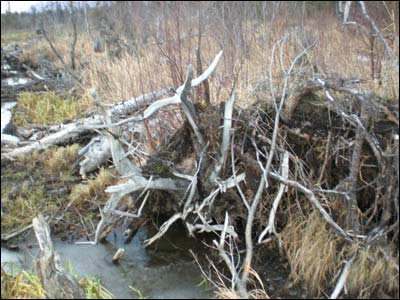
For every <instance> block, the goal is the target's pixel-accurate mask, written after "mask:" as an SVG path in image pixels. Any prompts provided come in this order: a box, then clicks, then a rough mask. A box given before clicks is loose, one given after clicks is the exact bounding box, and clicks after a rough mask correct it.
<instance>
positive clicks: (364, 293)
mask: <svg viewBox="0 0 400 300" xmlns="http://www.w3.org/2000/svg"><path fill="white" fill-rule="evenodd" d="M346 287H347V288H348V290H349V293H350V294H351V295H357V297H358V298H363V299H364V298H371V297H374V296H378V297H379V298H382V296H383V297H384V298H386V296H385V295H390V296H392V297H393V296H394V297H395V298H396V295H397V298H398V295H399V256H398V252H397V253H396V251H393V250H391V249H390V248H389V247H382V246H375V247H368V248H363V249H360V250H359V251H358V253H357V256H356V259H355V260H354V261H353V264H352V266H351V268H350V273H349V275H348V279H347V282H346Z"/></svg>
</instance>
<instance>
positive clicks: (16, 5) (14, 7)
mask: <svg viewBox="0 0 400 300" xmlns="http://www.w3.org/2000/svg"><path fill="white" fill-rule="evenodd" d="M7 2H8V1H1V13H5V12H6V10H7V7H8V3H7ZM39 2H42V1H10V8H11V12H16V11H17V12H21V11H28V10H29V8H30V7H31V6H32V5H33V4H37V3H39Z"/></svg>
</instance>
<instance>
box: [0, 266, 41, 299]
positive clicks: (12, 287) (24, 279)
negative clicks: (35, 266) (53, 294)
mask: <svg viewBox="0 0 400 300" xmlns="http://www.w3.org/2000/svg"><path fill="white" fill-rule="evenodd" d="M1 299H46V293H45V290H44V288H43V286H42V284H41V282H40V279H39V277H38V276H37V275H35V274H33V273H31V272H26V271H21V272H19V273H18V274H15V275H14V274H11V273H8V272H6V271H5V270H4V269H3V267H2V268H1Z"/></svg>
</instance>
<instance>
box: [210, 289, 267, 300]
mask: <svg viewBox="0 0 400 300" xmlns="http://www.w3.org/2000/svg"><path fill="white" fill-rule="evenodd" d="M247 296H248V298H247V299H270V298H269V296H268V295H267V294H266V293H265V291H263V290H259V289H257V290H251V291H249V292H248V293H247ZM215 297H216V298H217V299H241V297H240V296H239V294H238V293H236V292H234V291H232V290H230V289H228V288H219V289H218V290H217V291H216V292H215Z"/></svg>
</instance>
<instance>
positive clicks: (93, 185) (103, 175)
mask: <svg viewBox="0 0 400 300" xmlns="http://www.w3.org/2000/svg"><path fill="white" fill-rule="evenodd" d="M116 182H117V179H116V178H114V177H113V176H112V175H111V172H110V171H109V170H105V169H104V168H101V169H100V171H99V173H98V175H97V176H96V177H94V178H93V179H89V180H88V181H87V183H85V184H84V183H81V184H78V185H75V186H74V187H73V189H72V191H71V194H70V196H69V198H70V200H71V201H73V202H74V206H75V207H78V208H81V207H83V206H84V204H85V202H87V201H96V202H98V203H102V202H104V201H105V200H106V199H108V195H107V194H106V193H105V191H104V190H105V189H106V187H108V186H110V185H112V184H115V183H116Z"/></svg>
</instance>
